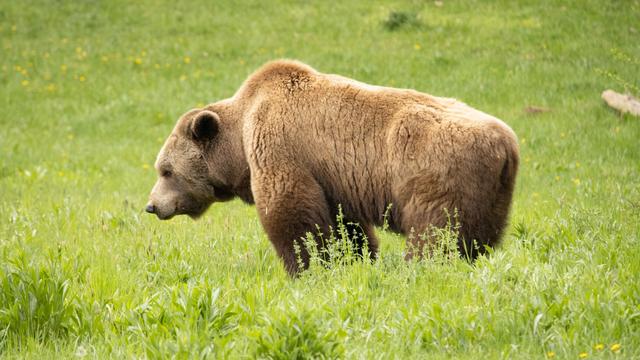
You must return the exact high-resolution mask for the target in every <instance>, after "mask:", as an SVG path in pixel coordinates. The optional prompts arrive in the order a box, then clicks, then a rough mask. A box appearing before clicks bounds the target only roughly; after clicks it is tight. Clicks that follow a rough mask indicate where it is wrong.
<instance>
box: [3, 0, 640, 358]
mask: <svg viewBox="0 0 640 360" xmlns="http://www.w3.org/2000/svg"><path fill="white" fill-rule="evenodd" d="M442 3H443V5H442V6H437V5H436V4H435V3H434V2H432V1H428V2H422V1H389V2H378V3H373V2H365V1H362V2H356V1H343V2H337V3H334V2H284V1H283V2H280V1H278V2H265V1H253V2H250V3H245V4H243V5H234V4H232V2H221V1H220V2H204V1H202V2H188V3H186V2H185V3H175V2H172V1H171V2H169V1H167V2H151V1H146V2H125V1H110V2H81V1H76V2H67V1H59V2H50V1H28V2H26V3H25V2H16V1H4V2H2V3H1V4H0V39H1V44H0V46H1V54H2V55H1V56H0V66H1V68H2V69H1V72H0V84H1V86H0V109H1V110H0V356H2V357H8V358H24V357H27V358H60V357H63V358H65V357H76V356H85V355H86V356H91V357H100V358H104V357H112V358H130V357H150V358H156V357H177V358H185V357H230V358H238V357H245V358H253V357H272V358H283V359H284V358H294V357H301V358H302V357H305V356H308V357H309V356H313V357H322V356H324V357H327V358H333V357H340V358H342V357H344V358H405V357H406V358H436V359H439V358H470V359H477V358H545V357H546V356H547V354H548V353H549V352H553V353H554V354H555V358H567V359H576V358H578V356H579V354H580V353H582V352H585V353H587V355H588V356H589V358H638V357H640V336H639V335H638V334H640V243H639V240H640V239H639V236H638V234H639V233H640V185H639V184H640V182H639V181H638V179H639V178H640V144H639V143H638V139H640V119H638V118H632V117H630V116H619V115H618V114H616V113H615V112H614V111H612V110H610V109H608V108H607V107H606V106H604V104H603V102H602V101H601V99H600V98H599V95H600V93H601V92H602V91H603V90H605V89H607V88H613V89H615V90H618V91H623V90H624V84H626V86H627V87H628V88H630V90H632V89H633V88H634V87H635V88H636V89H637V87H638V86H640V63H639V61H640V60H639V59H640V42H638V37H639V36H640V25H639V23H638V19H639V18H640V2H639V1H637V0H633V1H632V0H629V1H615V2H602V1H590V0H589V1H587V0H585V1H582V0H581V1H577V0H576V1H540V2H535V1H471V0H469V1H443V2H442ZM620 54H622V55H620ZM281 57H287V58H296V59H299V60H302V61H304V62H307V63H309V64H311V65H312V66H314V67H316V68H317V69H319V70H321V71H323V72H332V73H339V74H341V75H345V76H349V77H353V78H356V79H358V80H361V81H365V82H369V83H374V84H379V85H387V86H395V87H407V88H415V89H418V90H420V91H424V92H428V93H432V94H435V95H441V96H449V97H456V98H459V99H461V100H463V101H465V102H467V103H469V104H470V105H472V106H474V107H476V108H479V109H481V110H483V111H486V112H488V113H491V114H494V115H496V116H497V117H499V118H502V119H504V120H505V121H506V122H507V123H508V124H509V125H510V126H511V127H512V128H513V129H514V130H515V131H516V133H517V134H518V135H519V137H520V143H521V155H522V166H521V170H520V174H519V178H518V184H517V189H516V194H515V199H514V206H513V211H512V215H511V222H510V224H511V225H510V227H509V229H508V231H507V236H506V237H505V239H504V244H503V246H501V247H500V248H498V249H496V250H495V252H494V253H493V254H491V255H490V256H488V257H482V258H480V259H479V260H478V261H477V262H476V263H475V264H473V265H470V264H468V263H466V262H464V261H462V260H447V259H446V258H442V259H440V260H442V261H439V260H438V258H436V259H431V260H427V261H423V262H420V263H405V262H404V261H403V260H402V252H403V249H404V239H403V238H402V237H400V236H396V235H392V234H388V233H385V232H382V230H379V231H378V233H379V235H380V237H381V242H382V249H381V258H380V259H379V260H378V261H377V262H375V263H374V264H369V263H363V262H356V263H355V264H351V265H340V264H336V265H335V266H330V267H329V268H324V267H322V266H317V267H314V268H313V269H312V270H311V271H310V272H308V273H307V274H305V276H303V277H302V278H300V279H298V280H291V279H290V278H288V277H287V275H286V274H285V272H284V270H283V267H282V266H281V264H280V262H279V261H278V259H277V258H276V255H275V252H274V251H273V250H272V249H271V245H270V243H269V241H268V239H267V237H266V236H265V234H264V232H263V231H262V228H261V227H260V224H259V222H258V220H257V216H256V213H255V210H254V209H253V208H252V207H249V206H246V205H243V204H241V203H240V202H239V201H234V202H232V203H227V204H217V205H214V206H213V207H212V208H211V209H210V210H209V212H208V213H207V214H206V215H205V216H204V218H203V219H202V220H200V221H198V222H192V221H191V220H189V219H184V218H177V219H174V220H172V221H170V222H160V221H158V220H157V219H155V217H153V216H148V215H146V214H144V213H143V212H142V211H141V209H142V207H143V206H144V204H145V202H146V198H147V195H148V192H149V190H150V188H151V186H152V185H153V183H154V181H155V174H154V171H153V168H152V164H153V161H154V159H155V155H156V153H157V151H158V150H159V147H160V145H161V142H162V141H163V139H164V138H165V137H166V136H167V135H168V133H169V132H170V130H171V128H172V126H173V124H174V122H175V120H176V119H177V118H178V116H179V115H180V114H182V113H183V112H185V111H186V110H188V109H190V108H192V107H195V106H197V105H198V104H205V103H209V102H213V101H216V100H218V99H221V98H225V97H228V96H230V95H232V94H233V92H234V91H235V90H236V89H237V88H238V86H239V85H240V84H241V82H242V81H243V80H244V78H245V77H246V76H247V75H248V74H249V73H250V72H251V71H253V70H254V69H255V68H257V67H258V66H259V65H260V64H262V63H264V62H266V61H268V60H272V59H275V58H281ZM530 106H536V107H542V108H545V109H548V110H549V111H547V112H542V113H538V114H529V113H527V112H526V111H525V108H526V107H530ZM597 344H603V345H604V349H602V350H596V349H595V348H594V346H595V345H597ZM615 344H619V346H620V350H619V351H618V352H614V351H612V350H611V346H612V345H615Z"/></svg>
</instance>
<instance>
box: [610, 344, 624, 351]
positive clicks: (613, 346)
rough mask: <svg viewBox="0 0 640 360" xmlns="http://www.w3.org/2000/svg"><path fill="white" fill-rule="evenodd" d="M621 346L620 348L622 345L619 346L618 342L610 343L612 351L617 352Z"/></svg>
mask: <svg viewBox="0 0 640 360" xmlns="http://www.w3.org/2000/svg"><path fill="white" fill-rule="evenodd" d="M621 348H622V346H620V344H618V343H615V344H613V345H611V351H613V352H614V353H617V352H619V351H620V349H621Z"/></svg>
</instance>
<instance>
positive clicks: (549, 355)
mask: <svg viewBox="0 0 640 360" xmlns="http://www.w3.org/2000/svg"><path fill="white" fill-rule="evenodd" d="M554 357H556V353H555V352H553V351H547V359H553V358H554Z"/></svg>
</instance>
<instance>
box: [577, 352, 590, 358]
mask: <svg viewBox="0 0 640 360" xmlns="http://www.w3.org/2000/svg"><path fill="white" fill-rule="evenodd" d="M588 356H589V354H587V353H586V352H584V351H583V352H581V353H580V354H578V357H579V358H580V359H586V358H587V357H588Z"/></svg>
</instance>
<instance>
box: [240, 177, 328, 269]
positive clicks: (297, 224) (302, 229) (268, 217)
mask: <svg viewBox="0 0 640 360" xmlns="http://www.w3.org/2000/svg"><path fill="white" fill-rule="evenodd" d="M252 175H253V174H252ZM251 181H252V188H253V193H254V198H255V203H256V207H257V209H258V214H259V216H260V222H261V223H262V226H263V227H264V229H265V231H266V232H267V235H268V236H269V240H270V241H271V243H272V244H273V246H274V247H275V249H276V252H277V253H278V256H280V258H281V259H282V261H283V262H284V266H285V269H286V270H287V272H288V273H289V274H290V275H291V276H295V275H296V274H297V273H298V272H299V271H302V270H305V269H306V268H307V267H308V266H309V253H308V251H307V249H306V247H305V246H304V243H303V239H304V237H305V236H306V235H307V233H312V234H313V235H314V236H315V235H318V232H321V233H322V234H323V235H325V236H329V231H330V230H329V229H330V225H331V215H330V211H329V207H328V205H327V201H326V199H325V195H324V191H323V190H322V188H321V187H320V185H319V184H318V183H317V181H316V180H315V179H314V178H313V177H311V176H310V175H307V174H302V173H299V172H287V171H284V170H278V171H272V172H264V171H262V172H257V173H256V174H255V175H254V177H253V178H252V180H251ZM296 244H297V245H298V246H299V249H300V253H299V255H300V259H301V261H302V264H301V265H302V266H300V265H299V264H298V258H297V254H296V250H295V245H296Z"/></svg>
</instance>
